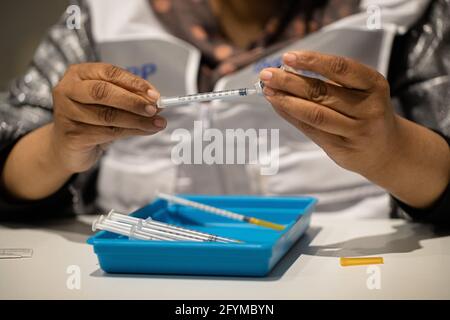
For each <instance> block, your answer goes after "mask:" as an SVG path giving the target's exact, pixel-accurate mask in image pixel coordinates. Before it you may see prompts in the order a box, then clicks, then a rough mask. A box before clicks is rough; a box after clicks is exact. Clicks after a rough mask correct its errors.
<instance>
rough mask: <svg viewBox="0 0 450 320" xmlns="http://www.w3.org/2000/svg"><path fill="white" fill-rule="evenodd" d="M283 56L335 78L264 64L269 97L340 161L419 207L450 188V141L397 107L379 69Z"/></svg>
mask: <svg viewBox="0 0 450 320" xmlns="http://www.w3.org/2000/svg"><path fill="white" fill-rule="evenodd" d="M283 60H284V63H285V64H286V65H288V66H290V67H292V68H294V69H297V70H306V71H312V72H315V73H318V74H320V75H322V76H324V77H325V78H327V79H329V80H330V81H329V82H324V81H321V80H317V79H311V78H306V77H302V76H298V75H295V74H293V73H290V72H286V71H283V70H281V69H276V68H269V69H264V70H263V71H262V72H261V74H260V78H261V80H262V81H263V82H264V84H265V89H264V94H265V95H266V98H267V100H268V101H269V102H270V103H271V104H272V106H273V107H274V109H275V110H276V111H277V113H279V114H280V115H281V116H282V117H283V118H285V119H286V120H287V121H289V122H290V123H291V124H293V125H294V126H295V127H297V128H298V129H299V130H301V131H302V132H303V133H304V134H305V135H307V136H308V137H309V138H311V140H313V141H314V142H315V143H317V144H318V145H319V146H320V147H322V148H323V150H324V151H325V152H326V153H327V154H328V155H329V156H330V157H331V158H332V159H333V160H334V161H335V162H336V163H337V164H338V165H340V166H341V167H343V168H346V169H348V170H351V171H354V172H357V173H359V174H361V175H363V176H365V177H367V178H368V179H370V180H372V181H373V182H375V183H377V184H379V185H381V186H382V187H385V188H386V189H388V190H389V191H390V192H391V193H393V194H394V195H396V196H397V197H399V198H400V199H401V200H404V201H405V202H407V203H408V204H410V205H412V206H417V207H426V206H428V205H430V204H431V203H432V202H433V201H434V200H435V199H436V198H437V197H438V196H439V195H440V193H441V192H442V191H443V190H444V189H445V187H446V186H447V184H448V179H449V163H450V161H449V160H450V157H449V149H448V145H447V143H446V142H445V140H443V139H442V138H441V137H440V136H438V135H437V134H435V133H434V132H432V131H429V130H428V129H426V128H423V127H420V126H418V125H416V124H414V123H411V122H409V121H407V120H406V119H403V118H401V117H399V116H398V115H396V114H395V113H394V111H393V108H392V105H391V100H390V90H389V84H388V82H387V80H386V79H385V78H384V77H383V76H382V75H381V74H380V73H378V72H377V71H375V70H373V69H371V68H369V67H367V66H365V65H363V64H360V63H358V62H356V61H354V60H351V59H348V58H344V57H338V56H332V55H326V54H321V53H317V52H308V51H297V52H290V53H287V54H285V55H284V56H283ZM424 152H425V154H424ZM317 170H320V168H317ZM417 183H422V185H421V187H423V188H426V190H422V188H421V187H418V186H417V185H416V184H417ZM423 183H425V184H423Z"/></svg>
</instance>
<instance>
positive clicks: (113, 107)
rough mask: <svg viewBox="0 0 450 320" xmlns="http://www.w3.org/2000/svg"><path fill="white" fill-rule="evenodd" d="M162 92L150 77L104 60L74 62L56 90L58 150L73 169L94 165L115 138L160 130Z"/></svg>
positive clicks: (55, 143)
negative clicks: (138, 74)
mask: <svg viewBox="0 0 450 320" xmlns="http://www.w3.org/2000/svg"><path fill="white" fill-rule="evenodd" d="M158 98H159V93H158V91H156V89H155V88H154V87H153V86H152V85H151V84H150V83H148V82H147V81H145V80H144V79H142V78H139V77H138V76H135V75H133V74H131V73H129V72H127V71H125V70H123V69H120V68H119V67H116V66H113V65H109V64H104V63H85V64H79V65H72V66H71V67H70V68H69V69H68V71H67V72H66V74H65V75H64V77H63V79H62V80H61V81H60V83H59V84H58V85H57V86H56V87H55V88H54V90H53V104H54V120H53V128H52V130H51V131H50V132H51V136H50V139H51V141H52V146H53V151H54V153H55V155H56V156H57V158H58V159H59V160H60V162H61V163H62V164H63V166H64V167H65V168H66V169H67V170H68V171H70V172H72V173H76V172H82V171H86V170H88V169H89V168H90V167H91V166H92V165H93V164H94V163H95V162H96V161H97V159H98V158H99V156H100V155H101V153H102V151H103V149H104V148H105V146H106V145H107V144H109V143H111V142H112V141H114V140H116V139H119V138H124V137H129V136H143V135H151V134H155V133H157V132H158V131H160V130H162V129H164V127H165V126H166V121H165V119H163V118H162V117H160V116H157V115H156V114H157V108H156V101H157V100H158Z"/></svg>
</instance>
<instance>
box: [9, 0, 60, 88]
mask: <svg viewBox="0 0 450 320" xmlns="http://www.w3.org/2000/svg"><path fill="white" fill-rule="evenodd" d="M67 6H68V1H67V0H38V1H36V0H1V9H0V26H1V27H0V56H1V68H0V70H1V71H0V91H5V90H6V89H7V88H8V84H9V82H10V81H11V80H12V79H13V78H14V77H15V76H17V75H19V74H21V73H22V72H24V70H25V68H26V67H27V65H28V64H29V62H30V60H31V57H32V56H33V52H34V50H35V49H36V46H37V45H38V44H39V42H40V40H41V39H42V37H43V36H44V35H45V32H46V30H47V29H48V28H49V27H50V26H51V25H52V24H53V23H55V22H56V21H58V19H59V17H60V16H61V15H62V13H63V12H64V11H65V9H66V8H67Z"/></svg>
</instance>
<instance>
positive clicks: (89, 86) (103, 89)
mask: <svg viewBox="0 0 450 320" xmlns="http://www.w3.org/2000/svg"><path fill="white" fill-rule="evenodd" d="M66 94H67V96H68V97H69V98H70V99H71V100H74V101H78V102H81V103H85V104H101V105H105V106H110V107H114V108H118V109H121V110H125V111H129V112H132V113H135V114H139V115H142V116H147V117H151V116H153V115H154V114H155V113H156V106H155V104H156V101H151V102H149V100H148V99H144V98H143V97H141V96H139V95H137V94H135V93H133V92H130V91H128V90H126V89H123V88H121V87H119V86H116V85H115V84H112V83H110V82H106V81H102V80H84V81H81V82H79V83H78V84H77V85H76V86H71V87H70V88H68V90H67V93H66Z"/></svg>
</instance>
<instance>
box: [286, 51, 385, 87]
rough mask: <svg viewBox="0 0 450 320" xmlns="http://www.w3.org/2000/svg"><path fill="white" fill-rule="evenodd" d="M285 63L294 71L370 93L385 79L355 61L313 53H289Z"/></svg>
mask: <svg viewBox="0 0 450 320" xmlns="http://www.w3.org/2000/svg"><path fill="white" fill-rule="evenodd" d="M283 62H284V63H285V64H287V65H288V66H290V67H293V68H294V69H298V70H306V71H312V72H316V73H318V74H320V75H322V76H324V77H325V78H328V79H330V80H332V81H335V82H336V83H338V84H340V85H342V86H344V87H347V88H351V89H358V90H365V91H370V90H372V89H373V88H374V87H375V86H376V84H377V83H378V81H380V80H379V79H380V77H381V78H383V76H381V74H380V73H378V72H377V71H376V70H374V69H372V68H370V67H368V66H365V65H363V64H361V63H359V62H356V61H355V60H352V59H349V58H346V57H341V56H333V55H328V54H323V53H319V52H313V51H291V52H288V53H286V54H284V55H283Z"/></svg>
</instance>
